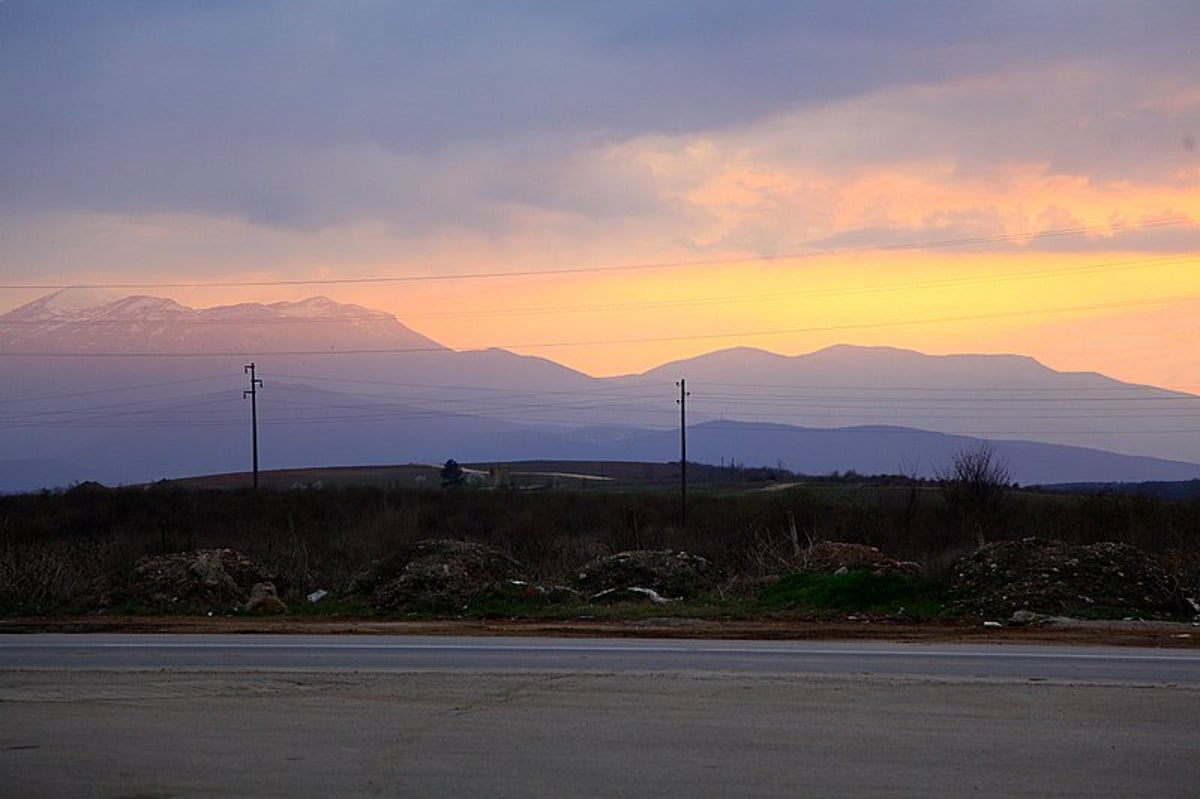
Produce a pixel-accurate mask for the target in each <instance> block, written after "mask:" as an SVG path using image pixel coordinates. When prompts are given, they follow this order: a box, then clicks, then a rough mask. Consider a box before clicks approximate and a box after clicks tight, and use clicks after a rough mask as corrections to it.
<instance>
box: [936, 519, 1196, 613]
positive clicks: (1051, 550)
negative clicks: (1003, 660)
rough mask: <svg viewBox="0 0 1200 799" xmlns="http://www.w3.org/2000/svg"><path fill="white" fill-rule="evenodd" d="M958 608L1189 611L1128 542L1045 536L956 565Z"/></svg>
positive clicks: (993, 548) (1000, 545)
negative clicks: (1079, 542)
mask: <svg viewBox="0 0 1200 799" xmlns="http://www.w3.org/2000/svg"><path fill="white" fill-rule="evenodd" d="M952 581H953V584H952V588H951V591H952V594H953V595H954V597H955V601H954V605H953V606H954V608H955V609H956V610H959V611H961V612H965V613H971V614H976V615H980V616H1012V615H1013V614H1015V613H1017V612H1019V611H1030V612H1032V613H1034V614H1045V615H1048V616H1072V617H1080V618H1121V617H1123V616H1127V615H1130V614H1136V615H1146V616H1156V615H1157V616H1167V615H1171V614H1173V613H1178V612H1179V611H1180V610H1182V604H1183V603H1182V597H1181V596H1180V595H1179V593H1178V591H1177V590H1176V587H1175V586H1176V583H1175V581H1174V580H1173V579H1172V578H1171V576H1170V575H1168V574H1167V572H1166V571H1165V570H1164V569H1163V568H1162V567H1161V566H1159V565H1158V564H1157V563H1156V562H1155V560H1154V559H1153V558H1151V557H1150V556H1148V555H1146V554H1144V553H1142V552H1141V551H1139V550H1137V549H1135V548H1134V547H1131V546H1129V545H1127V544H1117V543H1100V544H1090V545H1076V544H1067V543H1064V542H1062V541H1052V540H1048V539H1042V538H1025V539H1022V540H1020V541H1002V542H997V543H994V544H988V545H986V546H983V547H980V548H979V549H977V550H975V551H974V552H972V553H971V554H969V555H966V556H965V557H963V558H960V559H959V560H958V561H957V562H956V563H955V564H954V566H953V577H952Z"/></svg>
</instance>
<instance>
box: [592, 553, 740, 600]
mask: <svg viewBox="0 0 1200 799" xmlns="http://www.w3.org/2000/svg"><path fill="white" fill-rule="evenodd" d="M717 580H718V575H717V573H716V569H714V568H713V566H712V564H710V563H709V562H708V561H707V560H705V559H704V558H702V557H700V556H699V555H692V554H690V553H687V552H671V551H661V550H635V551H631V552H618V553H617V554H615V555H608V556H605V557H601V558H596V559H595V560H593V561H591V562H590V563H588V564H586V565H585V566H583V567H582V568H581V569H580V570H579V572H578V573H577V574H576V575H575V582H576V584H577V585H578V586H579V588H580V590H582V591H583V592H585V593H587V594H591V595H596V594H600V593H601V592H612V591H616V592H624V593H625V594H628V593H629V591H630V589H633V588H642V589H649V590H651V591H654V592H656V593H657V594H659V595H661V596H663V597H667V598H686V597H693V596H696V595H697V594H701V593H703V592H705V591H707V590H709V589H711V588H713V587H714V586H715V585H716V583H717ZM646 596H649V595H646Z"/></svg>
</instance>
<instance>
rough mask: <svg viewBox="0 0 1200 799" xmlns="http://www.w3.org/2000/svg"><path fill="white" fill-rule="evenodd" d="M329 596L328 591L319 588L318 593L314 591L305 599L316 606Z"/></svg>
mask: <svg viewBox="0 0 1200 799" xmlns="http://www.w3.org/2000/svg"><path fill="white" fill-rule="evenodd" d="M327 596H329V592H328V591H326V590H325V589H324V588H318V589H317V590H316V591H313V592H312V593H310V594H308V595H307V596H306V597H304V598H305V599H307V600H308V601H309V602H310V603H311V604H313V605H315V604H317V603H318V602H320V601H321V600H322V599H324V598H325V597H327Z"/></svg>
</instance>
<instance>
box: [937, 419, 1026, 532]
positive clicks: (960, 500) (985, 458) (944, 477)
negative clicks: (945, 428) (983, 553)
mask: <svg viewBox="0 0 1200 799" xmlns="http://www.w3.org/2000/svg"><path fill="white" fill-rule="evenodd" d="M938 479H939V480H940V481H941V484H942V496H943V497H944V498H945V500H946V507H947V509H948V510H949V511H950V513H951V514H953V515H954V517H955V518H956V520H957V521H958V523H959V524H960V525H961V526H962V527H963V528H964V532H971V533H974V535H975V543H976V544H978V545H979V546H983V544H984V542H985V540H986V538H987V535H988V534H989V533H991V532H993V528H995V527H996V525H997V524H998V523H999V521H1000V519H1001V518H1002V517H1003V515H1004V511H1005V505H1006V504H1007V498H1008V490H1009V487H1010V485H1011V484H1012V470H1011V469H1010V468H1009V466H1008V464H1007V463H1006V462H1005V461H1004V460H1003V459H1002V458H1001V457H1000V456H999V455H997V454H996V449H995V447H993V446H992V445H991V444H990V443H988V442H986V441H985V442H983V443H981V444H979V445H978V446H976V447H972V448H970V449H962V450H959V451H958V452H956V453H954V456H953V458H952V459H951V461H950V467H949V469H947V470H946V471H944V472H943V471H939V472H938Z"/></svg>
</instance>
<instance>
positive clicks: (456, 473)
mask: <svg viewBox="0 0 1200 799" xmlns="http://www.w3.org/2000/svg"><path fill="white" fill-rule="evenodd" d="M466 479H467V476H466V474H465V473H464V472H463V468H462V467H461V466H459V465H458V461H456V460H454V458H451V459H450V460H448V461H446V463H445V465H444V466H442V488H449V487H450V486H457V485H462V484H463V482H464V481H465V480H466Z"/></svg>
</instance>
